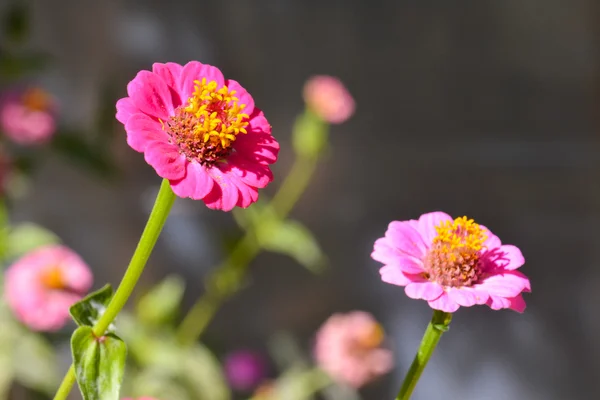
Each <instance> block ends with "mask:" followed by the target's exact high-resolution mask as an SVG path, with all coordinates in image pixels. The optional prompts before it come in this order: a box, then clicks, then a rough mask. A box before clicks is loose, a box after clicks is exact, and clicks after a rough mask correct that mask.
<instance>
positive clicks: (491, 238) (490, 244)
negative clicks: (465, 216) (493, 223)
mask: <svg viewBox="0 0 600 400" xmlns="http://www.w3.org/2000/svg"><path fill="white" fill-rule="evenodd" d="M479 226H480V227H481V228H483V229H484V230H485V231H487V236H488V238H487V239H486V241H485V242H483V245H484V246H485V247H487V248H488V249H490V250H492V249H495V248H497V247H500V246H501V245H502V241H501V240H500V238H499V237H498V236H496V235H494V234H493V233H492V231H490V230H489V229H488V228H487V227H485V226H484V225H479Z"/></svg>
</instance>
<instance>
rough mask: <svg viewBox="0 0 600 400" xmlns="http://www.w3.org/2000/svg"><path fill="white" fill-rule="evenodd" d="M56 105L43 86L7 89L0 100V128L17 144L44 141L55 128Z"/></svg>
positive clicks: (47, 139) (34, 143) (40, 142)
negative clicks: (40, 87) (41, 87)
mask: <svg viewBox="0 0 600 400" xmlns="http://www.w3.org/2000/svg"><path fill="white" fill-rule="evenodd" d="M56 108H57V107H56V102H55V100H54V99H53V98H51V96H50V95H49V94H48V93H46V92H45V91H43V90H42V89H39V88H30V89H25V90H22V89H19V90H12V91H7V92H6V93H4V94H3V95H2V98H1V99H0V130H1V131H2V133H3V134H4V135H5V136H6V137H8V138H9V139H10V140H11V141H12V142H14V143H17V144H20V145H24V146H29V145H37V144H43V143H47V142H48V141H49V140H50V139H51V138H52V136H53V135H54V134H55V132H56V129H57V123H56V111H57V110H56Z"/></svg>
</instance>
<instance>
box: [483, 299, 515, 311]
mask: <svg viewBox="0 0 600 400" xmlns="http://www.w3.org/2000/svg"><path fill="white" fill-rule="evenodd" d="M486 304H487V305H488V306H490V308H491V309H492V310H501V309H503V308H509V307H510V300H509V299H506V298H504V297H500V296H490V298H489V299H488V301H487V303H486Z"/></svg>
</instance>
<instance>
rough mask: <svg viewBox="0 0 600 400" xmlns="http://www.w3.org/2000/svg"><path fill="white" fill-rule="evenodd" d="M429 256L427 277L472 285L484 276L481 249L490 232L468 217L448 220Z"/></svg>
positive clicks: (455, 284) (444, 282)
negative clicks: (487, 232)
mask: <svg viewBox="0 0 600 400" xmlns="http://www.w3.org/2000/svg"><path fill="white" fill-rule="evenodd" d="M435 229H436V231H437V236H436V237H435V238H434V239H433V243H432V246H431V248H430V249H429V252H428V254H427V256H426V259H425V269H426V271H427V274H426V275H427V277H428V278H429V279H430V280H432V281H434V282H437V283H439V284H440V285H443V286H448V287H461V286H471V285H473V284H475V283H476V282H477V281H478V280H479V279H480V278H481V275H482V270H481V265H480V251H481V249H482V248H483V245H484V243H485V241H486V240H487V234H486V231H485V230H484V229H483V228H482V227H481V226H479V225H478V224H476V223H475V221H473V220H472V219H468V218H467V217H460V218H456V219H455V220H454V221H444V222H442V223H440V224H439V225H438V226H436V227H435Z"/></svg>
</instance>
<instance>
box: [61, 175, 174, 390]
mask: <svg viewBox="0 0 600 400" xmlns="http://www.w3.org/2000/svg"><path fill="white" fill-rule="evenodd" d="M174 201H175V194H174V193H173V190H171V186H170V184H169V181H168V180H166V179H164V180H163V181H162V184H161V186H160V190H159V192H158V195H157V196H156V201H155V202H154V207H153V208H152V212H151V213H150V217H149V218H148V222H147V223H146V227H145V228H144V231H143V232H142V236H141V237H140V241H139V242H138V245H137V248H136V249H135V252H134V253H133V257H132V258H131V261H130V262H129V266H128V267H127V270H126V271H125V275H124V276H123V280H121V284H120V285H119V287H118V289H117V291H116V292H115V295H114V296H113V298H112V299H111V301H110V303H109V304H108V307H107V308H106V311H105V312H104V314H102V317H100V320H98V322H97V323H96V324H95V325H94V327H93V330H94V334H95V335H96V336H102V335H104V332H105V331H106V329H107V328H108V327H109V326H110V324H111V323H112V322H113V321H114V319H115V318H116V316H117V314H119V312H120V311H121V309H122V308H123V306H124V305H125V303H126V302H127V299H129V296H131V293H132V292H133V288H134V287H135V285H136V284H137V282H138V279H139V278H140V276H141V275H142V272H143V271H144V267H145V266H146V262H147V261H148V258H149V257H150V254H151V253H152V249H153V248H154V245H155V244H156V241H157V239H158V236H159V235H160V232H161V231H162V228H163V226H164V224H165V222H166V221H167V217H168V216H169V212H170V211H171V207H172V206H173V202H174ZM74 383H75V369H74V368H73V366H72V365H71V368H70V369H69V371H68V372H67V375H66V376H65V378H64V380H63V382H62V383H61V385H60V387H59V389H58V391H57V392H56V395H55V396H54V400H65V399H66V398H67V396H68V395H69V392H70V391H71V388H72V387H73V384H74Z"/></svg>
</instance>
